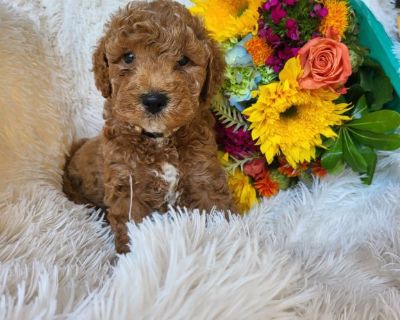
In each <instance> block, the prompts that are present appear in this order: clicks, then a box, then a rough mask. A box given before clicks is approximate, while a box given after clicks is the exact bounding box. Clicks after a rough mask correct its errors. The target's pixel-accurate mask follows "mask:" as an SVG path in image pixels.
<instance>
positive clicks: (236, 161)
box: [225, 155, 258, 174]
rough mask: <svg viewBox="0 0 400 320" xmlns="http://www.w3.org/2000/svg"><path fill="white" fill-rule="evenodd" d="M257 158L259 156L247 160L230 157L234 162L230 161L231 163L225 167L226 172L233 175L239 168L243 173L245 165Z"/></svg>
mask: <svg viewBox="0 0 400 320" xmlns="http://www.w3.org/2000/svg"><path fill="white" fill-rule="evenodd" d="M257 157H258V156H257V155H254V156H249V157H246V158H244V159H237V158H235V157H234V156H232V155H229V158H230V159H231V160H232V161H230V162H229V163H228V164H227V165H226V166H225V169H226V171H227V172H228V173H230V174H233V173H234V172H235V170H236V169H238V168H240V170H241V171H242V172H243V169H244V165H245V164H246V163H247V162H250V161H251V160H253V159H255V158H257Z"/></svg>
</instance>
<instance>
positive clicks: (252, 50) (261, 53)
mask: <svg viewBox="0 0 400 320" xmlns="http://www.w3.org/2000/svg"><path fill="white" fill-rule="evenodd" d="M245 47H246V50H247V52H248V53H249V54H250V55H251V56H252V58H253V61H254V64H256V65H257V66H262V65H264V64H265V61H267V59H268V58H269V57H270V56H271V54H272V53H273V51H274V50H273V49H272V48H271V47H270V46H268V44H267V43H266V42H265V41H264V40H263V39H261V38H260V37H253V38H251V39H250V40H249V41H247V42H246V45H245Z"/></svg>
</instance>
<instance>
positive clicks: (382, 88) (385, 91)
mask: <svg viewBox="0 0 400 320" xmlns="http://www.w3.org/2000/svg"><path fill="white" fill-rule="evenodd" d="M347 85H348V86H350V88H349V90H348V93H347V95H346V99H347V101H349V102H355V101H358V100H359V99H360V98H361V97H362V96H365V99H366V103H367V105H368V109H369V111H377V110H380V109H382V108H383V107H384V105H385V104H387V103H389V102H390V101H392V100H393V87H392V85H391V83H390V80H389V78H388V77H387V76H386V75H385V73H384V72H383V70H382V68H381V67H380V66H379V65H378V64H376V63H375V62H372V61H371V60H366V61H365V62H364V64H363V65H362V66H361V67H360V68H359V70H358V72H357V73H355V74H354V75H353V76H352V77H351V79H350V81H349V83H348V84H347Z"/></svg>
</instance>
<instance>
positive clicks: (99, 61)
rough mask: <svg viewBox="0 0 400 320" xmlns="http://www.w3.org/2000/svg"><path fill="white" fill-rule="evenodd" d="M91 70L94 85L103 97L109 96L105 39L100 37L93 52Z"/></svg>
mask: <svg viewBox="0 0 400 320" xmlns="http://www.w3.org/2000/svg"><path fill="white" fill-rule="evenodd" d="M92 60H93V72H94V78H95V81H96V87H97V89H98V90H100V91H101V94H102V95H103V97H104V98H108V97H110V96H111V83H110V77H109V75H108V61H107V57H106V40H105V38H102V39H101V40H100V41H99V43H98V46H97V48H96V50H95V51H94V53H93V58H92Z"/></svg>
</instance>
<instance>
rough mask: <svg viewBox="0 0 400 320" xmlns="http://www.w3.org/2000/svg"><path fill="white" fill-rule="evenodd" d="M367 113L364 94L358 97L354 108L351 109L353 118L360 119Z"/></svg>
mask: <svg viewBox="0 0 400 320" xmlns="http://www.w3.org/2000/svg"><path fill="white" fill-rule="evenodd" d="M367 113H368V104H367V99H366V98H365V95H362V96H361V97H360V99H358V101H357V103H356V106H355V108H354V109H353V115H352V117H353V119H360V118H362V117H363V116H364V115H366V114H367Z"/></svg>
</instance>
